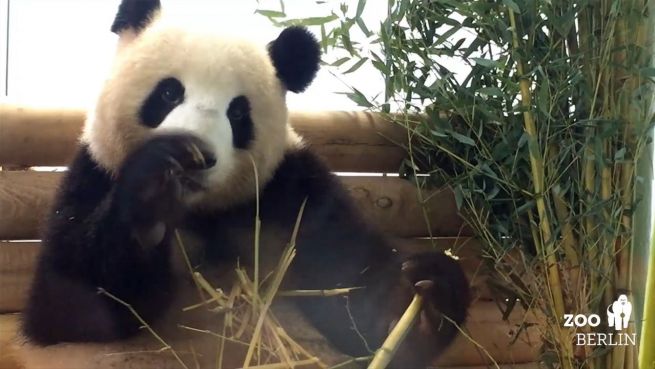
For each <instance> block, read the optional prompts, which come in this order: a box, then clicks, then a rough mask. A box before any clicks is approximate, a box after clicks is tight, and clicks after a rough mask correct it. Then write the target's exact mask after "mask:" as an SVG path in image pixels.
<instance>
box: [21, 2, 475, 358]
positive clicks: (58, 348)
mask: <svg viewBox="0 0 655 369" xmlns="http://www.w3.org/2000/svg"><path fill="white" fill-rule="evenodd" d="M111 30H112V31H113V32H115V33H117V34H118V35H119V36H120V37H119V46H118V51H117V55H116V59H115V62H114V65H113V68H112V70H111V72H110V73H109V76H108V78H107V80H106V83H105V84H104V87H103V88H102V89H101V92H100V94H99V97H98V99H97V102H96V104H95V106H94V108H93V109H91V111H90V112H89V114H88V117H87V121H86V123H85V127H84V131H83V135H82V137H81V140H80V145H79V150H78V153H77V155H76V157H75V159H74V160H73V162H72V164H71V165H70V166H69V170H68V172H67V173H66V175H65V179H64V180H63V182H62V183H61V185H60V188H59V190H58V193H57V196H56V199H55V201H54V205H53V207H52V211H51V213H50V214H49V218H48V221H47V227H46V230H45V232H44V236H43V250H42V253H41V255H40V259H39V261H38V265H37V269H36V275H35V278H34V280H33V284H32V288H31V293H30V296H29V301H28V304H27V307H26V309H25V311H24V314H23V317H22V334H21V340H20V342H19V346H20V352H21V355H22V360H23V361H24V362H25V363H26V366H27V368H28V369H31V368H66V369H73V368H80V369H82V368H84V369H87V368H159V369H161V368H178V367H179V365H180V364H179V363H178V362H177V360H175V359H174V358H173V357H172V355H170V353H168V352H156V351H157V349H158V348H161V344H160V343H159V342H157V341H156V340H155V339H153V336H152V335H151V334H150V333H148V332H146V331H145V330H144V329H142V324H141V323H140V322H139V321H138V320H137V319H136V317H135V315H134V314H133V312H131V311H130V310H129V309H128V308H127V307H126V306H124V305H122V304H120V303H119V302H118V301H117V300H115V299H112V298H109V296H108V295H107V294H103V293H98V291H99V289H100V288H101V289H103V290H104V291H107V292H110V293H111V294H112V295H113V296H116V297H119V298H120V299H122V300H123V301H124V302H125V303H127V304H129V305H130V306H131V307H132V308H133V309H134V310H135V312H137V313H138V314H139V316H140V317H142V319H143V320H144V321H146V322H147V323H149V325H150V326H151V327H153V330H154V331H156V332H157V333H158V334H159V335H160V336H161V337H163V338H164V339H166V341H167V342H172V344H174V345H177V346H178V351H179V352H181V354H180V355H181V356H182V359H183V360H184V361H186V362H187V363H189V367H193V365H194V364H193V363H194V362H195V361H199V362H198V363H197V364H196V365H197V367H201V368H207V367H214V361H213V360H214V359H215V356H216V350H217V345H216V339H215V338H213V337H209V338H208V336H207V335H198V334H195V335H194V334H191V333H190V332H187V331H182V330H180V329H179V327H178V324H186V325H188V326H196V327H199V328H203V329H207V330H214V329H216V330H217V329H218V327H221V323H220V319H221V317H220V314H215V313H209V312H207V311H202V312H201V311H199V310H202V309H197V310H196V311H197V312H196V313H194V314H191V313H187V314H181V313H180V312H181V307H183V306H187V305H189V304H192V303H197V302H198V301H199V300H198V296H197V294H196V293H195V292H196V291H195V288H194V285H193V282H192V281H191V278H190V274H189V272H188V270H187V268H186V266H185V263H184V261H183V260H182V256H181V255H180V249H179V248H178V247H176V246H175V242H176V234H180V235H182V238H183V239H184V243H185V247H188V249H189V251H188V253H189V257H190V258H191V263H192V264H193V267H194V268H196V270H198V271H202V273H203V274H204V275H205V276H208V278H211V281H212V283H213V284H214V285H215V286H218V287H222V288H224V289H225V290H229V288H230V285H231V284H230V283H232V282H233V278H234V273H233V271H234V269H235V265H236V264H237V263H238V264H239V265H240V266H246V267H252V264H253V260H254V257H253V237H254V236H253V234H254V231H253V230H254V228H255V215H256V209H259V216H260V219H261V237H260V244H261V245H262V246H261V248H260V253H261V256H260V259H261V265H260V268H261V269H262V272H261V275H262V276H264V275H266V274H267V271H270V270H271V269H272V267H273V266H274V265H275V264H276V263H277V261H278V259H279V257H280V254H281V252H282V250H283V248H284V245H285V244H286V243H287V242H288V241H289V237H290V235H291V233H292V230H293V228H294V224H295V223H296V221H297V220H298V213H299V209H300V208H301V205H302V204H303V203H305V206H304V212H303V214H302V219H301V222H300V224H301V225H300V227H299V231H298V234H297V239H296V252H297V255H296V257H295V259H294V260H293V262H292V264H291V266H290V270H289V271H288V273H287V276H286V277H285V281H284V286H283V288H285V289H319V290H321V289H333V288H340V287H351V286H356V287H358V289H356V290H353V291H351V292H350V293H349V294H348V295H347V296H346V297H344V296H336V297H302V298H295V299H293V300H292V301H291V303H290V305H292V307H291V309H297V311H299V312H300V313H301V314H302V315H301V317H302V319H304V320H305V321H306V322H307V323H308V324H309V325H310V326H311V328H312V329H314V330H315V332H317V333H318V334H319V335H320V337H321V338H325V340H326V341H327V342H329V344H330V345H331V346H330V347H331V349H334V350H335V351H336V352H338V353H342V354H344V355H347V356H348V357H363V356H369V355H371V353H372V352H373V351H374V350H375V349H376V348H378V347H379V346H380V344H381V343H382V341H383V340H384V338H385V337H386V335H387V334H388V332H389V330H390V329H391V328H392V327H393V326H394V324H395V323H396V322H397V321H398V318H399V317H400V316H401V315H402V313H403V312H404V310H405V309H406V308H407V306H408V304H409V302H410V300H411V299H412V296H413V295H414V294H420V295H422V296H423V298H424V299H423V301H424V303H423V308H422V312H421V313H420V315H419V318H418V322H417V323H416V324H415V325H414V327H413V329H412V331H411V332H410V333H409V335H408V337H407V338H406V340H405V342H404V343H403V345H402V346H401V348H400V350H399V351H398V352H397V353H396V356H395V359H394V362H393V363H392V365H393V366H394V367H402V368H412V367H424V366H425V365H426V364H428V363H429V362H430V361H431V360H432V359H433V358H434V357H435V356H437V355H438V354H439V353H441V352H442V351H443V350H444V349H445V348H446V347H447V346H448V344H449V343H450V342H451V341H452V340H453V339H454V337H455V336H456V333H457V327H456V326H455V324H461V323H462V322H464V320H465V318H466V315H467V309H468V306H469V287H468V282H467V280H466V277H465V276H464V274H463V272H462V270H461V268H460V267H459V265H458V264H457V262H455V261H454V260H452V259H451V258H450V257H448V256H446V255H444V254H441V253H436V252H435V253H421V254H418V255H413V256H410V257H408V258H401V257H400V256H398V254H397V253H395V252H394V250H393V249H392V247H390V243H389V240H387V239H385V237H383V236H382V234H381V233H380V232H379V231H377V230H375V229H374V228H372V227H371V226H369V225H367V224H366V222H365V221H364V220H363V218H362V217H361V215H360V214H358V212H357V210H356V208H355V207H354V206H353V204H352V201H351V199H350V198H349V195H348V193H347V191H346V190H345V189H344V188H343V187H342V185H341V184H340V182H339V181H338V180H337V178H336V177H335V176H334V175H333V174H331V173H330V172H329V170H328V168H327V167H326V165H325V164H323V163H322V162H321V160H320V159H319V158H317V156H316V155H315V154H313V153H312V152H311V150H310V149H309V148H308V147H306V145H304V144H303V141H302V138H301V137H299V136H298V135H297V134H296V133H295V132H294V131H293V129H292V128H291V127H290V125H289V122H288V112H287V107H286V103H285V95H286V94H287V92H288V91H291V92H296V93H297V92H301V91H303V90H304V89H305V88H306V87H308V85H309V84H310V83H311V82H312V79H313V78H314V76H315V75H316V73H317V70H318V68H319V61H320V49H319V45H318V43H317V41H316V40H315V38H314V37H313V36H312V35H311V33H309V32H308V31H307V30H306V29H304V28H301V27H289V28H286V29H284V30H283V31H282V32H281V33H280V34H279V36H278V37H277V38H276V39H275V40H273V41H272V42H271V43H270V44H268V46H267V47H260V46H256V45H253V44H251V43H249V42H247V41H244V40H240V39H238V38H237V37H233V36H229V37H224V36H221V35H220V34H216V33H214V32H211V30H206V29H196V28H194V27H192V26H189V25H185V26H180V25H179V24H178V23H176V22H171V21H169V20H168V18H167V17H166V16H165V15H163V14H162V13H161V10H160V3H159V1H158V0H123V1H122V3H121V4H120V6H119V9H118V13H117V14H116V16H115V20H114V23H113V25H112V27H111ZM257 184H258V185H259V187H256V186H257ZM444 316H446V317H447V318H448V319H445V318H444ZM453 323H455V324H453ZM194 324H195V325H194ZM210 338H211V339H210ZM189 343H192V344H193V345H194V351H195V353H196V354H197V355H195V354H194V358H193V360H192V359H191V358H190V356H189V355H188V352H189V346H188V345H187V344H189ZM228 343H229V342H228ZM233 346H234V347H231V348H229V349H226V351H225V352H228V353H230V354H231V355H226V357H224V360H226V361H224V363H223V367H226V368H230V367H238V366H241V363H242V361H241V360H242V358H243V356H241V357H239V355H237V354H236V353H238V352H239V350H241V351H244V348H243V347H242V346H243V345H238V344H235V345H233ZM185 352H186V354H185ZM318 354H319V356H320V353H318ZM185 355H186V356H185ZM229 356H234V357H235V359H234V360H232V361H230V358H229Z"/></svg>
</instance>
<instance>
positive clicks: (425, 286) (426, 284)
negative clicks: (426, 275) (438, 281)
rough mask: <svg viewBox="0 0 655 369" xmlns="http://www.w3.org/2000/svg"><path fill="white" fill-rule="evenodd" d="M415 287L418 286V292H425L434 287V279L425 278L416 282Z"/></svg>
mask: <svg viewBox="0 0 655 369" xmlns="http://www.w3.org/2000/svg"><path fill="white" fill-rule="evenodd" d="M414 287H416V289H417V290H418V292H421V293H425V292H427V291H428V290H430V289H432V288H433V287H434V281H431V280H428V279H424V280H422V281H418V282H416V283H414Z"/></svg>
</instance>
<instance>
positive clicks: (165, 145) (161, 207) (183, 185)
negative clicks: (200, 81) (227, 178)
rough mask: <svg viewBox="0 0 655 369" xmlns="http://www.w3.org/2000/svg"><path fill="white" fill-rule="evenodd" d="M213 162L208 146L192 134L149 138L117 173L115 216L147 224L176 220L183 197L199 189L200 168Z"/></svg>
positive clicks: (182, 208) (203, 168) (213, 157)
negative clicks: (116, 211)
mask: <svg viewBox="0 0 655 369" xmlns="http://www.w3.org/2000/svg"><path fill="white" fill-rule="evenodd" d="M215 164H216V158H215V156H214V154H213V152H212V150H211V149H210V148H209V145H208V144H207V143H205V142H204V141H203V140H201V139H200V138H198V137H196V136H193V135H190V134H182V133H180V134H166V135H158V136H155V137H153V138H151V139H149V140H148V141H146V142H145V143H144V144H143V145H142V146H141V147H139V148H138V149H136V150H135V151H134V152H133V153H131V154H130V155H129V156H128V157H127V158H126V160H125V163H124V164H123V167H122V168H121V170H120V171H119V173H118V179H117V180H118V182H117V188H116V191H117V193H116V196H117V199H118V203H119V204H118V206H119V208H120V212H119V216H120V217H121V218H123V219H124V220H126V221H129V222H130V223H132V224H142V225H148V226H149V225H154V224H161V223H162V222H163V223H170V222H172V221H174V220H175V219H179V218H180V217H181V213H182V212H183V210H184V208H185V205H184V198H185V196H186V195H188V194H190V193H194V192H198V191H202V190H203V177H204V173H203V170H205V169H208V168H211V167H213V166H214V165H215Z"/></svg>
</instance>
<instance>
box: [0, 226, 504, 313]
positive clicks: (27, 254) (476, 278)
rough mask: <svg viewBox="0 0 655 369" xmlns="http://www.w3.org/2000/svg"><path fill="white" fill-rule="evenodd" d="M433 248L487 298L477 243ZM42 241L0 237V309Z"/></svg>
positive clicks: (31, 266) (20, 300)
mask: <svg viewBox="0 0 655 369" xmlns="http://www.w3.org/2000/svg"><path fill="white" fill-rule="evenodd" d="M393 244H394V247H395V248H396V249H397V250H398V251H399V252H400V253H401V255H403V256H407V255H411V254H415V253H418V252H423V251H428V250H432V249H433V247H432V242H430V240H426V239H407V238H397V239H393ZM434 245H435V248H434V249H436V250H440V251H444V250H451V251H452V253H453V255H455V256H457V257H458V258H459V262H460V264H461V265H462V268H463V269H464V271H465V273H466V276H467V277H468V279H469V282H470V284H471V288H472V289H473V296H474V299H475V300H485V301H490V300H492V299H493V297H494V296H493V295H492V294H491V292H490V291H489V290H488V288H487V287H486V284H487V278H488V273H487V272H486V271H485V269H484V266H483V263H482V258H481V257H480V244H479V243H478V242H477V241H475V240H474V239H472V238H470V237H440V238H436V239H434ZM40 248H41V241H38V240H34V241H0V291H2V293H0V312H15V311H20V310H22V309H23V306H24V304H25V301H26V299H27V292H28V289H29V286H30V281H31V279H32V275H33V274H34V270H35V267H36V259H37V257H38V254H39V251H40Z"/></svg>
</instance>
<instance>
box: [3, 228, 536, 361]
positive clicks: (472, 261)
mask: <svg viewBox="0 0 655 369" xmlns="http://www.w3.org/2000/svg"><path fill="white" fill-rule="evenodd" d="M432 244H433V243H432V242H431V241H430V240H425V239H396V240H395V241H394V245H395V246H396V248H397V249H398V250H399V252H401V253H403V254H411V253H415V252H420V251H426V250H428V249H432V247H433V246H432ZM434 247H436V249H438V250H447V249H450V250H451V251H452V253H453V254H454V255H455V256H457V257H458V258H459V261H460V263H461V265H462V267H463V268H464V270H465V272H466V274H467V276H468V278H469V280H470V282H471V287H472V289H473V291H474V295H475V300H474V301H475V302H474V304H473V306H472V307H471V310H470V312H469V318H468V320H467V323H466V325H465V326H464V327H463V329H464V331H465V332H467V334H468V335H469V336H470V339H469V338H467V337H464V336H461V335H460V337H458V338H457V340H456V342H455V343H454V344H453V345H452V346H451V347H450V348H449V349H448V350H447V351H446V352H445V353H444V354H443V356H442V357H441V358H440V360H439V362H438V363H439V365H440V366H464V365H484V364H490V363H491V360H492V359H491V358H493V360H495V361H497V362H499V363H523V362H530V361H534V360H536V359H537V358H538V352H539V348H540V346H541V344H540V341H539V332H538V329H539V328H538V327H537V326H532V327H529V328H527V329H528V331H527V332H523V333H522V334H523V335H522V336H521V337H523V339H519V340H517V341H516V342H514V343H512V337H513V332H516V331H517V330H519V326H521V325H523V324H525V323H526V322H530V323H538V322H541V321H543V319H542V318H539V317H538V316H536V315H534V314H527V315H525V312H524V311H522V310H521V309H520V308H516V309H514V311H513V312H512V313H511V314H510V315H509V316H508V317H507V319H506V320H503V317H502V313H501V312H500V311H499V310H498V307H497V305H496V303H495V302H492V301H491V298H492V297H493V296H490V292H489V291H488V290H487V289H486V288H485V287H484V285H485V283H486V279H485V278H486V276H487V275H488V273H486V272H485V271H484V266H483V263H482V259H481V256H480V249H481V246H480V244H479V243H478V242H477V241H475V240H473V239H471V238H438V239H435V240H434ZM39 249H40V243H39V242H0V291H3V293H2V294H0V312H15V311H20V310H22V309H23V307H24V304H25V302H26V298H27V293H28V290H29V285H30V281H31V279H32V275H33V273H34V268H35V265H36V258H37V256H38V253H39ZM528 337H529V338H530V339H532V341H530V340H529V339H527V338H528ZM471 339H472V340H473V341H475V342H476V343H477V344H480V345H482V346H483V347H485V349H486V350H487V351H488V352H489V354H490V355H491V358H490V357H488V356H486V355H485V354H484V353H483V352H482V351H481V350H479V348H478V346H476V344H475V343H473V341H471Z"/></svg>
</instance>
